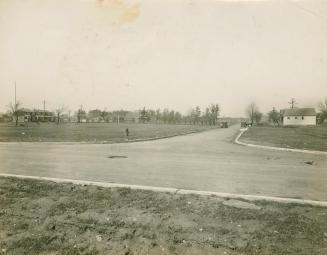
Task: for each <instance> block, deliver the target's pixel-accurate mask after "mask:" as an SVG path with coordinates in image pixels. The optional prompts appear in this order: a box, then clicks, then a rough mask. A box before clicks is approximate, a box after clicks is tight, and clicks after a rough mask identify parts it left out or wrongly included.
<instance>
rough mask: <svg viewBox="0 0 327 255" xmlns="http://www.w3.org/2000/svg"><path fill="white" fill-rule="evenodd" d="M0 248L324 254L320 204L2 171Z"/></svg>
mask: <svg viewBox="0 0 327 255" xmlns="http://www.w3.org/2000/svg"><path fill="white" fill-rule="evenodd" d="M0 226H1V228H0V254H326V253H327V211H326V208H322V207H312V206H307V205H295V204H280V203H274V202H263V201H256V202H251V203H248V202H246V201H242V200H234V199H222V198H218V197H215V196H209V197H207V196H198V195H181V194H169V193H163V192H153V191H141V190H140V191H135V190H130V189H127V188H102V187H96V186H80V185H73V184H58V183H53V182H48V181H38V180H26V179H16V178H5V177H2V178H0Z"/></svg>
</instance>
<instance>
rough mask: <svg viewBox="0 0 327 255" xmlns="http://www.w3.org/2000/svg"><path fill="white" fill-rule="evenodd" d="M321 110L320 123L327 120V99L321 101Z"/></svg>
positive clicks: (319, 106)
mask: <svg viewBox="0 0 327 255" xmlns="http://www.w3.org/2000/svg"><path fill="white" fill-rule="evenodd" d="M318 108H319V111H320V112H319V117H320V122H321V123H322V122H324V120H325V119H327V97H326V98H325V100H323V101H321V102H320V103H319V105H318Z"/></svg>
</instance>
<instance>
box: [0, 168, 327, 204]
mask: <svg viewBox="0 0 327 255" xmlns="http://www.w3.org/2000/svg"><path fill="white" fill-rule="evenodd" d="M0 177H14V178H21V179H34V180H44V181H52V182H56V183H72V184H76V185H94V186H99V187H105V188H130V189H134V190H151V191H155V192H168V193H175V194H195V195H202V196H217V197H221V198H232V199H244V200H247V201H269V202H278V203H293V204H300V205H312V206H321V207H327V202H324V201H317V200H307V199H296V198H283V197H272V196H259V195H243V194H233V193H224V192H215V191H201V190H187V189H177V188H168V187H155V186H144V185H129V184H119V183H110V182H97V181H85V180H74V179H63V178H52V177H41V176H29V175H17V174H5V173H0Z"/></svg>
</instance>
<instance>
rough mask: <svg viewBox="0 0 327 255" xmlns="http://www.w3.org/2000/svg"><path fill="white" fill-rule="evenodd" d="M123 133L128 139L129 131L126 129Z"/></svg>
mask: <svg viewBox="0 0 327 255" xmlns="http://www.w3.org/2000/svg"><path fill="white" fill-rule="evenodd" d="M125 133H126V136H127V137H128V136H129V130H128V128H126V130H125Z"/></svg>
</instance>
